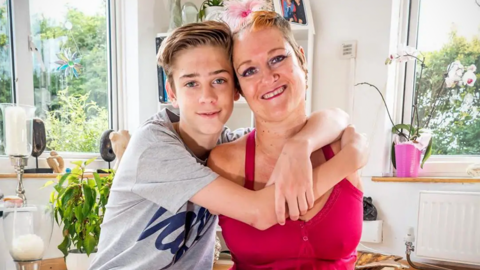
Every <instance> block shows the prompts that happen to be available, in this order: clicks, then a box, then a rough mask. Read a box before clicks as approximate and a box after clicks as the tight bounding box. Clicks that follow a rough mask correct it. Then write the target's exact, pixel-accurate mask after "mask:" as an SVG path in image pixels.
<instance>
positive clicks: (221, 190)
mask: <svg viewBox="0 0 480 270" xmlns="http://www.w3.org/2000/svg"><path fill="white" fill-rule="evenodd" d="M365 147H366V144H365V140H363V138H358V137H357V138H354V139H352V140H351V141H350V142H349V143H348V144H347V145H346V146H345V147H344V148H342V150H341V151H340V152H339V153H338V154H337V155H335V156H334V157H333V158H332V159H330V160H329V161H327V162H326V163H324V164H322V165H321V166H318V167H316V168H315V169H314V170H313V174H314V185H313V188H314V196H315V198H316V199H317V198H320V196H322V195H323V194H325V193H326V192H327V191H328V190H329V189H331V188H332V187H333V186H335V185H336V184H337V183H338V182H339V181H341V180H342V179H344V178H346V177H347V176H349V175H351V174H352V173H354V172H355V171H356V170H358V169H359V168H360V167H362V166H363V164H359V163H361V162H364V158H363V156H364V154H363V152H365V149H364V148H365ZM231 155H232V153H231V152H229V149H226V147H222V146H219V147H217V148H215V149H214V150H213V151H212V153H211V154H210V157H209V159H208V166H209V167H210V168H212V170H214V171H215V172H217V173H219V174H220V176H219V177H217V178H216V179H215V180H214V181H213V182H211V183H210V184H209V185H207V186H205V187H204V188H203V189H201V190H200V191H198V192H197V193H196V194H195V195H193V196H192V198H191V199H190V201H192V202H194V203H196V204H198V205H201V206H203V207H205V208H207V209H209V211H210V212H212V213H215V214H222V215H225V216H228V217H230V218H233V219H236V220H239V221H241V222H244V223H247V224H249V225H251V226H253V227H255V228H257V229H259V230H265V229H268V228H270V227H271V226H273V225H275V224H277V220H278V217H277V214H276V211H275V204H274V197H275V190H274V186H268V187H265V188H264V189H261V190H258V191H252V190H248V189H246V188H244V187H242V186H240V185H238V184H236V183H234V182H233V181H230V180H227V179H235V178H237V177H238V175H239V174H238V172H234V171H230V170H231V168H232V167H231V166H230V163H229V162H230V161H229V159H228V156H231ZM277 164H278V163H277Z"/></svg>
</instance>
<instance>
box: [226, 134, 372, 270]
mask: <svg viewBox="0 0 480 270" xmlns="http://www.w3.org/2000/svg"><path fill="white" fill-rule="evenodd" d="M322 150H323V153H324V155H325V158H326V159H327V160H329V159H331V158H332V157H333V156H334V153H333V151H332V148H331V147H330V146H329V145H328V146H325V147H323V149H322ZM254 176H255V131H252V132H251V133H250V134H249V135H248V138H247V146H246V155H245V188H248V189H252V190H253V183H254ZM219 218H220V221H219V224H220V226H221V227H222V233H223V237H224V239H225V242H226V244H227V246H228V248H229V249H230V252H231V253H232V258H233V262H234V266H233V267H232V268H231V269H232V270H244V269H247V270H260V269H262V270H266V269H269V270H286V269H289V270H290V269H292V270H293V269H295V270H312V269H321V270H347V269H348V270H352V269H354V268H355V262H356V259H357V252H356V248H357V245H358V243H359V241H360V236H361V232H362V220H363V193H362V192H361V191H360V190H359V189H357V188H356V187H355V186H353V185H352V184H351V183H350V181H348V180H347V179H343V180H342V181H341V182H340V183H338V184H337V185H336V186H335V187H334V188H333V191H332V193H331V195H330V197H329V198H328V200H327V202H326V204H325V206H324V207H323V208H322V209H321V210H320V212H318V213H317V214H316V215H315V216H314V217H313V218H312V219H311V220H309V221H292V220H290V219H287V221H286V223H285V225H283V226H280V225H278V224H277V225H274V226H272V227H271V228H269V229H267V230H265V231H260V230H257V229H255V228H254V227H251V226H249V225H247V224H245V223H243V222H240V221H237V220H235V219H231V218H228V217H226V216H220V217H219Z"/></svg>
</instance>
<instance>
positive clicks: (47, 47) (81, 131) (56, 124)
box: [30, 0, 110, 152]
mask: <svg viewBox="0 0 480 270" xmlns="http://www.w3.org/2000/svg"><path fill="white" fill-rule="evenodd" d="M107 10H108V1H106V0H82V1H77V0H30V22H31V30H32V36H33V42H34V43H35V45H36V47H37V49H38V51H39V53H38V54H36V55H33V63H34V88H35V106H36V107H37V114H39V116H40V117H41V118H42V119H45V126H46V128H47V149H48V150H55V151H66V152H98V147H99V146H98V145H99V140H100V136H101V134H102V133H103V132H104V131H105V130H106V129H108V128H109V102H108V100H109V88H108V87H109V86H108V85H109V84H108V70H109V68H110V65H109V63H108V57H107V53H109V48H108V43H107V41H108V36H109V30H108V24H107ZM42 60H43V61H42Z"/></svg>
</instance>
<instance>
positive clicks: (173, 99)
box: [165, 79, 178, 108]
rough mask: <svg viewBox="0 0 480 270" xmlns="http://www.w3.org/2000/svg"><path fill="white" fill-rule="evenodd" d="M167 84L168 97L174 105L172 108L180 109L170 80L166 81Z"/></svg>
mask: <svg viewBox="0 0 480 270" xmlns="http://www.w3.org/2000/svg"><path fill="white" fill-rule="evenodd" d="M166 83H167V84H166V85H165V88H166V89H167V95H168V97H169V99H170V102H171V103H172V106H173V107H174V108H178V102H177V96H176V94H175V91H173V89H172V85H171V84H170V82H169V81H168V79H167V80H166Z"/></svg>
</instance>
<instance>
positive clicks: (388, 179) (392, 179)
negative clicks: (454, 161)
mask: <svg viewBox="0 0 480 270" xmlns="http://www.w3.org/2000/svg"><path fill="white" fill-rule="evenodd" d="M372 181H374V182H400V183H452V184H459V183H460V184H462V183H480V178H470V177H377V176H374V177H372Z"/></svg>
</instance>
